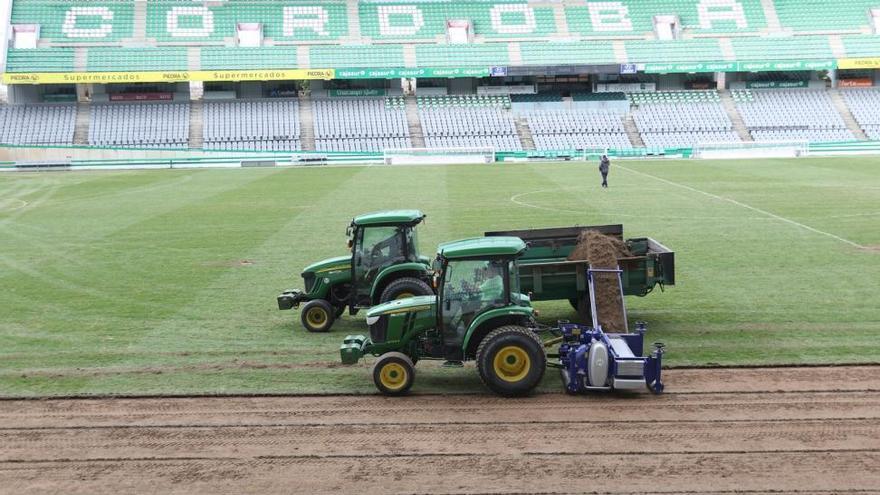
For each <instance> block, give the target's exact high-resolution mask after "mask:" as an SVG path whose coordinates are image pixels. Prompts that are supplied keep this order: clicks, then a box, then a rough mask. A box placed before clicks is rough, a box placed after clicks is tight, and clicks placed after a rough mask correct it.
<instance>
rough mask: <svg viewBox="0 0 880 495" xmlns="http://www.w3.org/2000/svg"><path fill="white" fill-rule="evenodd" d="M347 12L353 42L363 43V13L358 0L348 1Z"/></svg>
mask: <svg viewBox="0 0 880 495" xmlns="http://www.w3.org/2000/svg"><path fill="white" fill-rule="evenodd" d="M346 10H347V12H348V36H349V38H350V41H352V42H360V41H362V39H363V38H362V36H361V11H360V5H359V2H358V0H348V1H347V2H346Z"/></svg>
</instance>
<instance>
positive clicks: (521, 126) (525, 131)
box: [513, 117, 537, 151]
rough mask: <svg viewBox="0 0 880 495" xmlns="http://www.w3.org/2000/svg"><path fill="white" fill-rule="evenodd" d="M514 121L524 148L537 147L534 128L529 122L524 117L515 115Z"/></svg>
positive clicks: (532, 148)
mask: <svg viewBox="0 0 880 495" xmlns="http://www.w3.org/2000/svg"><path fill="white" fill-rule="evenodd" d="M513 122H514V123H515V124H516V133H517V134H518V135H519V141H520V142H521V143H522V147H523V149H524V150H526V151H528V150H534V149H537V147H536V146H535V138H534V137H533V136H532V130H531V129H530V128H529V124H528V122H526V119H525V118H524V117H514V119H513Z"/></svg>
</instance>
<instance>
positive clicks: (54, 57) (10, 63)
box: [6, 48, 74, 72]
mask: <svg viewBox="0 0 880 495" xmlns="http://www.w3.org/2000/svg"><path fill="white" fill-rule="evenodd" d="M6 57H7V58H6V70H7V71H8V72H73V69H74V65H73V57H74V52H73V48H33V49H15V48H10V49H9V50H8V51H7V52H6Z"/></svg>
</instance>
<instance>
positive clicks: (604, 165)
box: [599, 155, 611, 188]
mask: <svg viewBox="0 0 880 495" xmlns="http://www.w3.org/2000/svg"><path fill="white" fill-rule="evenodd" d="M610 168H611V160H609V159H608V155H602V158H601V159H600V160H599V172H600V173H601V174H602V187H606V188H607V187H608V170H609V169H610Z"/></svg>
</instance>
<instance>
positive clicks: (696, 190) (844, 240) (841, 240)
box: [617, 165, 868, 249]
mask: <svg viewBox="0 0 880 495" xmlns="http://www.w3.org/2000/svg"><path fill="white" fill-rule="evenodd" d="M617 168H621V169H623V170H626V171H627V172H631V173H634V174H636V175H642V176H645V177H648V178H651V179H654V180H658V181H660V182H663V183H666V184H669V185H670V186H675V187H680V188H682V189H687V190H688V191H692V192H695V193H698V194H702V195H703V196H708V197H710V198H713V199H717V200H720V201H726V202H728V203H731V204H734V205H736V206H739V207H741V208H746V209H748V210H752V211H754V212H756V213H760V214H762V215H765V216H768V217H770V218H773V219H776V220H779V221H780V222H785V223H788V224H791V225H794V226H795V227H800V228H802V229H804V230H809V231H810V232H813V233H816V234H819V235H824V236H825V237H830V238H832V239H835V240H837V241H840V242H842V243H844V244H849V245H850V246H853V247H855V248H858V249H868V248H867V247H866V246H862V245H861V244H858V243H855V242H853V241H851V240H849V239H844V238H843V237H840V236H839V235H835V234H832V233H830V232H825V231H822V230H819V229H817V228H814V227H810V226H809V225H804V224H802V223H800V222H796V221H794V220H792V219H790V218H785V217H782V216H779V215H777V214H775V213H771V212H769V211H766V210H762V209H760V208H756V207H754V206H752V205H747V204H745V203H743V202H741V201H737V200H735V199H732V198H726V197H724V196H719V195H717V194H712V193H709V192H706V191H701V190H699V189H697V188H695V187H691V186H688V185H685V184H680V183H678V182H673V181H671V180H667V179H664V178H662V177H657V176H656V175H651V174H646V173H644V172H639V171H638V170H633V169H631V168H627V167H624V166H623V165H617Z"/></svg>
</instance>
